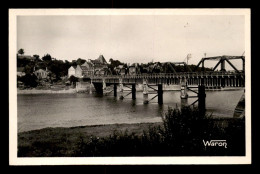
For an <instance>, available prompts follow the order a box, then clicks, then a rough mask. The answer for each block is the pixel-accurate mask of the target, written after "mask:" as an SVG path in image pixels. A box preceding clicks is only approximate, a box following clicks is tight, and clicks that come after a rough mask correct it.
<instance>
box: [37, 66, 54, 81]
mask: <svg viewBox="0 0 260 174" xmlns="http://www.w3.org/2000/svg"><path fill="white" fill-rule="evenodd" d="M49 73H50V71H49V70H48V69H47V67H46V70H43V69H38V70H36V71H34V74H35V75H36V76H37V78H38V79H46V78H47V77H48V74H49Z"/></svg>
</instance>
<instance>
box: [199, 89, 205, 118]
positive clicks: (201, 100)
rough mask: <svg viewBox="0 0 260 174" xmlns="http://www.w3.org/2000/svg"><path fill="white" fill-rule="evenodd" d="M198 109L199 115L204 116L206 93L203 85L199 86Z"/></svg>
mask: <svg viewBox="0 0 260 174" xmlns="http://www.w3.org/2000/svg"><path fill="white" fill-rule="evenodd" d="M198 108H199V112H200V113H201V114H205V112H206V92H205V86H204V85H201V86H199V90H198Z"/></svg>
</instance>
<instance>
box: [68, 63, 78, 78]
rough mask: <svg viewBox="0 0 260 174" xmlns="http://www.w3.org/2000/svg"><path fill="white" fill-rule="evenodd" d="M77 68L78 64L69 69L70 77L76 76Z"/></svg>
mask: <svg viewBox="0 0 260 174" xmlns="http://www.w3.org/2000/svg"><path fill="white" fill-rule="evenodd" d="M76 68H77V66H71V67H70V68H69V69H68V77H70V76H76Z"/></svg>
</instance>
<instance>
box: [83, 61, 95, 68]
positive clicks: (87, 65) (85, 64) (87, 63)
mask: <svg viewBox="0 0 260 174" xmlns="http://www.w3.org/2000/svg"><path fill="white" fill-rule="evenodd" d="M81 66H86V67H89V68H91V67H93V64H92V63H90V62H85V63H83V64H82V65H81Z"/></svg>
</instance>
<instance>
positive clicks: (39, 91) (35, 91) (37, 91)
mask: <svg viewBox="0 0 260 174" xmlns="http://www.w3.org/2000/svg"><path fill="white" fill-rule="evenodd" d="M76 92H77V91H76V89H63V90H51V89H23V90H20V89H17V94H71V93H76Z"/></svg>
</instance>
